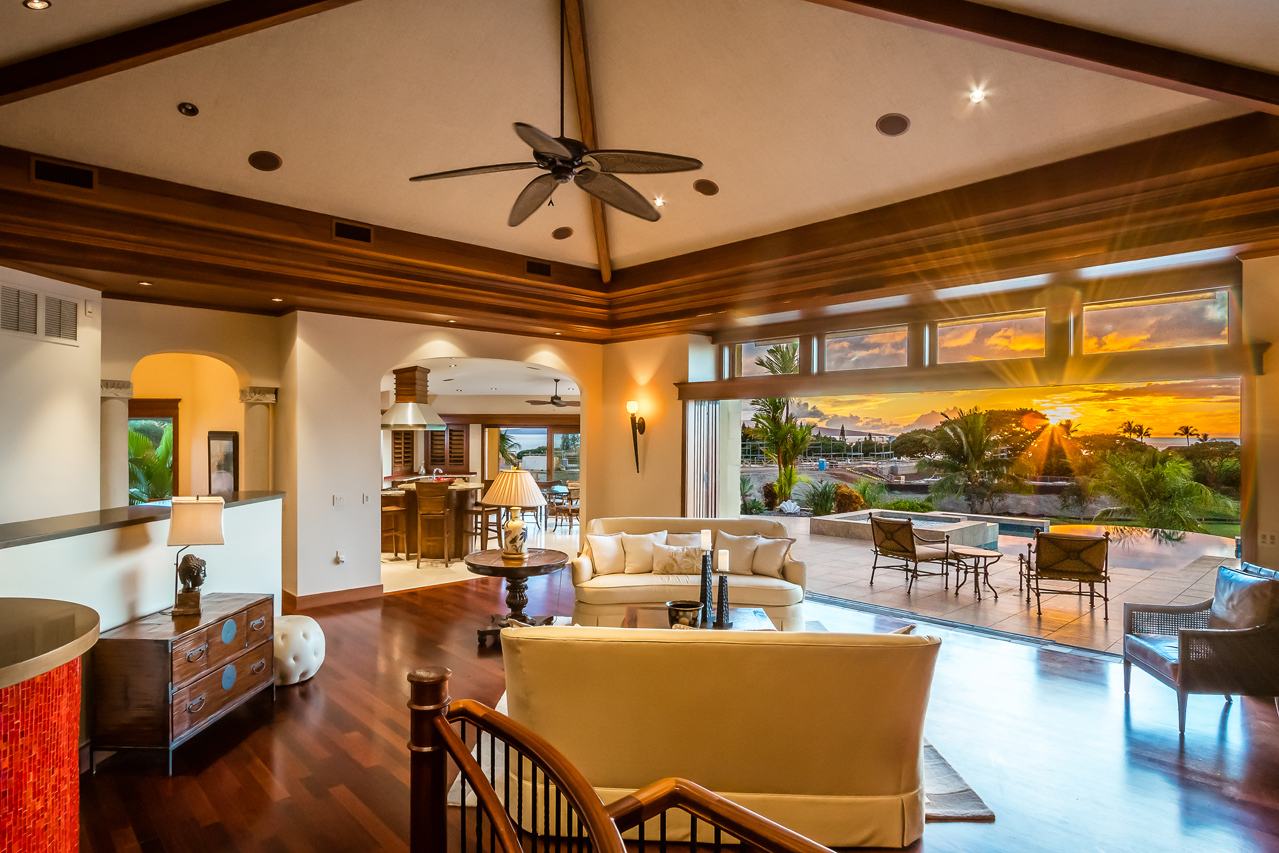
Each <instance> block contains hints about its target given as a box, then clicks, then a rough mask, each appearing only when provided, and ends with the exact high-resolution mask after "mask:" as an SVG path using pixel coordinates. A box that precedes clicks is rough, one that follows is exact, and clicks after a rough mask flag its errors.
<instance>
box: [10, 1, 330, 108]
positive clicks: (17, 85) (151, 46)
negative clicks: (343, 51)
mask: <svg viewBox="0 0 1279 853" xmlns="http://www.w3.org/2000/svg"><path fill="white" fill-rule="evenodd" d="M353 2H355V0H224V2H222V3H217V4H215V5H213V6H206V7H205V8H202V9H195V10H194V11H191V12H187V13H185V14H182V15H176V16H174V17H172V18H166V19H165V20H162V21H156V22H155V23H151V24H146V25H144V26H141V27H137V28H135V29H131V30H126V31H124V32H120V33H115V34H113V35H109V36H104V37H103V38H100V39H96V40H94V41H91V42H86V43H84V44H77V45H74V46H72V47H67V48H63V49H62V50H55V51H53V52H52V53H46V54H45V55H43V56H35V57H32V58H31V59H26V60H23V61H21V62H15V63H13V64H11V65H6V66H4V67H3V68H0V106H3V105H5V104H12V103H14V102H16V101H21V100H24V99H26V98H32V97H35V96H36V95H43V94H45V93H46V92H54V91H57V90H58V89H64V88H66V87H67V86H74V85H75V84H77V83H84V82H86V81H88V80H96V79H97V78H99V77H106V76H108V75H110V74H115V73H116V72H119V71H124V70H126V69H129V68H137V67H138V66H140V65H146V64H147V63H150V62H155V61H156V60H157V59H165V58H166V57H170V56H177V55H178V54H180V53H186V52H187V51H191V50H195V49H196V48H200V47H205V46H206V45H210V44H217V43H218V42H220V41H227V40H228V39H233V38H237V37H239V36H243V35H248V34H249V33H255V32H258V31H259V30H265V29H267V28H268V27H274V26H277V25H279V24H286V23H288V22H289V21H296V20H298V19H300V18H305V17H308V16H310V15H315V14H317V13H319V12H324V11H327V10H329V9H336V8H338V7H339V6H345V5H347V4H349V3H353Z"/></svg>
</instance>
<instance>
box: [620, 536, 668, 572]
mask: <svg viewBox="0 0 1279 853" xmlns="http://www.w3.org/2000/svg"><path fill="white" fill-rule="evenodd" d="M665 544H666V531H665V530H659V531H657V532H656V533H641V534H632V533H623V534H622V550H623V551H625V552H626V573H627V574H628V575H640V574H644V573H646V572H651V571H653V546H654V545H665Z"/></svg>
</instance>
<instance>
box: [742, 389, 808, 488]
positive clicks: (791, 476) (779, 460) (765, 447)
mask: <svg viewBox="0 0 1279 853" xmlns="http://www.w3.org/2000/svg"><path fill="white" fill-rule="evenodd" d="M753 402H755V403H757V404H759V403H764V404H773V405H764V406H760V407H759V411H757V412H756V413H755V416H754V418H753V419H752V420H753V423H754V426H753V427H751V429H750V435H751V438H753V439H755V440H756V441H758V442H759V443H760V450H762V451H763V453H764V455H765V456H767V457H768V459H769V460H770V461H771V462H773V464H775V465H776V466H777V481H776V483H775V488H776V489H777V499H778V500H779V501H785V500H789V499H790V493H791V490H792V489H794V488H795V484H796V483H797V482H799V472H798V470H797V469H796V467H795V466H796V463H797V462H798V461H799V458H800V457H801V456H803V455H804V451H805V450H807V449H808V445H809V443H810V442H812V440H813V425H812V424H806V423H800V422H799V421H797V420H796V419H795V418H793V417H791V415H790V412H789V410H788V408H789V407H786V406H778V405H776V404H778V403H785V402H786V401H784V400H777V399H769V400H756V401H753Z"/></svg>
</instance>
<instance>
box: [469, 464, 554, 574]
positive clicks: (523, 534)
mask: <svg viewBox="0 0 1279 853" xmlns="http://www.w3.org/2000/svg"><path fill="white" fill-rule="evenodd" d="M481 503H486V504H489V505H490V506H507V507H510V508H511V509H510V513H509V515H508V516H507V519H506V524H504V525H502V559H504V560H512V561H518V560H523V559H524V557H525V555H527V554H528V531H526V530H525V529H524V520H523V519H522V518H520V509H521V508H526V507H537V506H546V498H544V497H542V490H541V489H539V488H538V487H537V481H536V480H534V479H533V475H532V474H530V473H529V472H528V471H525V470H524V469H522V468H512V469H510V470H508V471H498V472H497V479H495V480H494V481H493V485H492V486H489V490H488V493H487V494H486V495H484V497H483V498H482V499H481Z"/></svg>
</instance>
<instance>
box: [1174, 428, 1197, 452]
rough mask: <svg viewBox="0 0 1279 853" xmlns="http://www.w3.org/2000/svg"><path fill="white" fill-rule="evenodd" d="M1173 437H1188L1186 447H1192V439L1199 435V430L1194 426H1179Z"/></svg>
mask: <svg viewBox="0 0 1279 853" xmlns="http://www.w3.org/2000/svg"><path fill="white" fill-rule="evenodd" d="M1173 435H1184V436H1185V437H1186V447H1189V446H1190V437H1191V436H1192V435H1199V430H1197V429H1195V428H1194V427H1192V426H1179V427H1177V429H1175V430H1174V431H1173Z"/></svg>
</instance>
